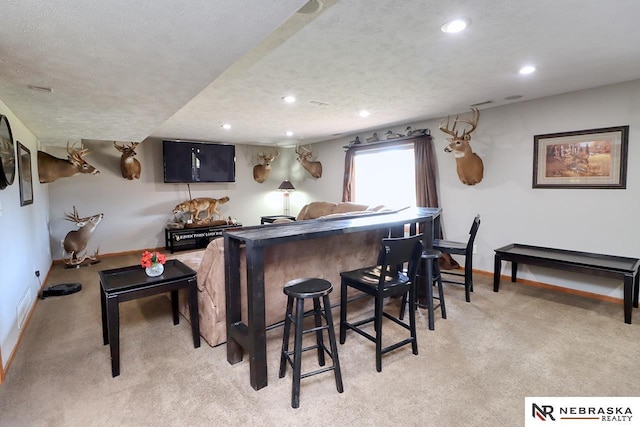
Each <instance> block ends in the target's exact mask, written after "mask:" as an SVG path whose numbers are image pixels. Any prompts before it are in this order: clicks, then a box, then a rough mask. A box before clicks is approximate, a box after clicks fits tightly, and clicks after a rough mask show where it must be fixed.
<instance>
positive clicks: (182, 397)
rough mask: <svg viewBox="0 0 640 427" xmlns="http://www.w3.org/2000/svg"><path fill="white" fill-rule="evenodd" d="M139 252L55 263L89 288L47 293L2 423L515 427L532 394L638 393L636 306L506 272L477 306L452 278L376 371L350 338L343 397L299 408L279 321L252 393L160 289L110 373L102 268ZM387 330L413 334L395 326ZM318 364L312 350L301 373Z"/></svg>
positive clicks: (309, 385)
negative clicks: (442, 301) (432, 310)
mask: <svg viewBox="0 0 640 427" xmlns="http://www.w3.org/2000/svg"><path fill="white" fill-rule="evenodd" d="M137 258H138V257H137V255H128V256H119V257H113V258H104V259H103V260H102V262H100V263H99V264H96V265H94V266H91V267H85V268H81V269H63V268H62V266H59V265H56V266H54V268H53V270H52V272H51V274H50V277H49V280H48V283H47V285H52V284H58V283H64V282H81V283H82V285H83V290H82V291H81V292H79V293H77V294H73V295H68V296H63V297H51V298H48V299H46V300H43V301H39V302H38V304H37V306H36V308H35V311H34V313H33V316H32V318H31V320H30V323H29V324H28V327H27V330H26V332H25V334H24V337H23V339H22V342H21V344H20V347H19V349H18V351H17V352H16V354H15V357H14V360H13V363H12V365H11V367H10V369H9V372H8V374H7V378H6V381H5V383H4V384H3V385H1V386H0V426H87V425H96V426H103V425H110V426H146V425H148V426H182V425H184V426H204V425H211V426H214V425H215V426H218V425H237V426H247V425H251V426H287V425H291V426H293V425H329V426H363V425H403V426H410V425H421V426H452V427H453V426H491V427H495V426H518V425H523V424H524V417H525V407H524V398H525V396H638V395H640V381H639V380H638V377H637V375H636V374H637V372H638V360H639V356H638V355H640V312H639V311H638V310H637V309H634V321H635V324H633V325H627V324H625V323H624V322H623V310H622V305H618V304H612V303H607V302H600V301H596V300H590V299H585V298H582V297H577V296H572V295H566V294H562V293H559V292H553V291H549V290H544V289H538V288H534V287H531V286H526V285H520V284H511V283H510V282H508V281H503V282H502V287H501V290H500V292H499V293H494V292H493V291H492V284H491V278H490V277H488V276H484V275H478V276H476V277H475V280H476V283H475V292H474V293H473V294H472V296H471V303H470V304H469V303H466V302H465V301H464V289H463V288H462V287H460V286H455V285H448V286H447V285H445V294H446V303H447V311H448V318H447V319H442V318H440V315H439V312H438V313H436V330H435V331H429V330H428V329H427V321H426V318H425V313H424V311H421V313H422V314H421V315H420V316H419V319H418V342H419V350H420V354H419V355H418V356H414V355H413V354H412V353H411V350H410V348H409V347H403V348H401V349H398V350H395V351H393V352H392V353H390V354H388V355H386V356H385V357H384V358H383V369H382V372H381V373H378V372H376V370H375V357H374V348H373V344H372V343H370V342H369V341H367V340H365V339H364V338H362V337H360V336H358V335H356V334H354V333H348V336H347V341H346V343H345V345H342V346H340V345H339V346H338V347H339V348H338V350H339V354H340V362H341V364H342V372H343V381H344V388H345V391H344V393H342V394H339V393H337V391H336V388H335V382H334V380H333V376H332V373H326V374H323V375H319V376H314V377H310V378H308V379H304V380H302V387H301V396H300V399H301V404H300V408H299V409H296V410H294V409H292V408H291V406H290V404H291V400H290V399H291V397H290V394H291V370H290V369H289V371H288V373H287V376H286V377H285V378H283V379H279V378H278V362H279V348H280V344H281V342H280V340H281V334H282V329H281V328H277V329H274V330H271V331H270V332H269V333H268V338H269V344H268V355H269V365H268V368H269V373H268V379H269V386H268V387H266V388H264V389H262V390H260V391H254V390H253V389H252V388H251V387H250V385H249V364H248V362H247V361H246V358H245V361H243V362H242V363H239V364H237V365H233V366H232V365H229V364H228V363H227V361H226V348H225V346H224V345H221V346H219V347H215V348H211V347H208V346H207V344H206V343H205V342H204V341H203V344H202V347H201V348H199V349H194V348H193V342H192V338H191V332H190V328H189V324H188V323H187V322H186V321H185V319H184V318H181V323H180V324H179V325H177V326H174V325H173V323H172V320H171V308H170V303H169V300H168V299H167V298H165V297H164V296H158V297H149V298H146V299H141V300H137V301H130V302H126V303H123V304H121V306H120V313H121V325H120V327H121V331H120V334H121V335H120V340H121V375H120V376H119V377H116V378H112V377H111V367H110V358H109V348H108V346H103V345H102V331H101V317H100V298H99V293H98V287H99V280H98V274H97V272H98V271H99V270H102V269H107V268H114V267H119V266H124V265H131V264H136V263H137ZM336 285H337V284H336ZM337 291H338V286H336V289H335V290H334V292H337ZM397 304H398V302H397V301H392V302H390V306H389V307H388V309H389V310H390V311H393V312H396V310H397ZM338 314H339V313H338V310H335V311H334V318H335V319H337V318H338ZM383 331H384V334H385V337H386V338H388V339H394V338H395V337H396V336H398V334H404V332H401V330H400V329H398V328H397V327H396V326H395V325H393V324H391V322H388V321H385V323H384V327H383ZM313 363H314V360H312V358H309V357H307V358H305V360H304V362H303V371H304V370H310V369H314V368H315V365H314V364H313ZM526 415H528V412H527V414H526Z"/></svg>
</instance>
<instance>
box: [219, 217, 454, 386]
mask: <svg viewBox="0 0 640 427" xmlns="http://www.w3.org/2000/svg"><path fill="white" fill-rule="evenodd" d="M441 211H442V210H441V209H440V208H408V209H404V210H402V211H399V212H390V213H375V214H371V215H366V216H365V215H362V216H351V217H346V218H345V217H338V218H326V219H316V220H305V221H296V222H290V223H287V224H272V225H261V226H253V227H245V228H241V229H237V230H225V231H224V233H223V236H224V247H225V251H224V265H225V297H226V309H227V312H226V322H227V361H228V362H229V363H230V364H232V365H233V364H236V363H239V362H241V361H242V357H243V351H246V352H247V353H248V354H249V363H250V365H249V376H250V383H251V386H252V387H253V388H254V389H255V390H259V389H261V388H263V387H266V386H267V338H266V324H265V323H266V321H265V292H264V248H265V247H268V246H273V245H278V244H282V243H287V242H293V241H301V240H312V239H316V238H321V237H329V236H336V235H341V234H349V233H357V232H362V231H370V230H389V231H390V234H391V235H392V236H402V235H403V233H404V227H405V225H407V224H409V225H411V229H412V230H415V226H416V225H417V224H420V225H422V230H423V239H424V245H425V248H431V247H433V236H434V235H439V232H440V222H439V218H440V213H441ZM309 244H310V245H313V242H312V241H310V242H309ZM242 245H244V248H245V260H246V272H245V273H246V277H247V293H246V298H247V319H246V320H247V323H246V324H245V323H244V322H243V321H242V310H241V294H240V275H241V271H240V253H241V250H240V247H241V246H242Z"/></svg>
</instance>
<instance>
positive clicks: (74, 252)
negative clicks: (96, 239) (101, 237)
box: [62, 206, 104, 266]
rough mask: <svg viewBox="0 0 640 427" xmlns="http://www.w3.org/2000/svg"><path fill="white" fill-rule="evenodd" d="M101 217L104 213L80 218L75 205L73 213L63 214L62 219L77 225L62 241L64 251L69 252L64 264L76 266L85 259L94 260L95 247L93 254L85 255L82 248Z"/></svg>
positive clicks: (95, 254)
mask: <svg viewBox="0 0 640 427" xmlns="http://www.w3.org/2000/svg"><path fill="white" fill-rule="evenodd" d="M103 217H104V214H102V213H99V214H95V215H91V216H87V217H84V218H80V215H78V210H77V209H76V207H75V206H74V207H73V214H70V213H67V214H65V216H64V219H66V220H67V221H71V222H73V223H75V224H76V225H77V226H78V227H79V228H78V229H77V230H73V231H70V232H68V233H67V235H66V236H65V238H64V240H63V241H62V247H63V249H64V251H65V253H67V254H69V256H68V258H67V257H66V256H65V257H64V262H65V263H66V264H69V265H76V266H77V265H80V264H82V263H83V262H84V261H86V260H87V259H88V260H91V261H95V260H96V256H97V255H98V250H97V249H96V251H95V253H94V254H93V256H88V255H86V254H85V253H84V250H85V248H86V247H87V242H88V241H89V237H91V233H93V230H95V228H96V227H97V226H98V224H99V223H100V221H102V218H103Z"/></svg>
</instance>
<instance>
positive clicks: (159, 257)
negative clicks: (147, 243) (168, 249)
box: [140, 251, 167, 268]
mask: <svg viewBox="0 0 640 427" xmlns="http://www.w3.org/2000/svg"><path fill="white" fill-rule="evenodd" d="M165 262H167V257H166V256H165V255H164V254H161V253H160V252H149V251H144V252H143V253H142V258H140V265H141V266H143V267H144V268H147V267H151V266H152V265H153V264H158V263H160V264H164V263H165Z"/></svg>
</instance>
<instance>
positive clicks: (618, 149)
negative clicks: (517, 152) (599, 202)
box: [533, 126, 629, 189]
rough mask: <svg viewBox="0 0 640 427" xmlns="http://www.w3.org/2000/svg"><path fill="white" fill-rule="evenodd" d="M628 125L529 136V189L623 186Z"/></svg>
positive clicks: (624, 184) (625, 178)
mask: <svg viewBox="0 0 640 427" xmlns="http://www.w3.org/2000/svg"><path fill="white" fill-rule="evenodd" d="M628 143H629V126H618V127H609V128H600V129H587V130H580V131H575V132H562V133H551V134H546V135H535V136H534V137H533V188H606V189H625V188H626V187H627V146H628Z"/></svg>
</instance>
